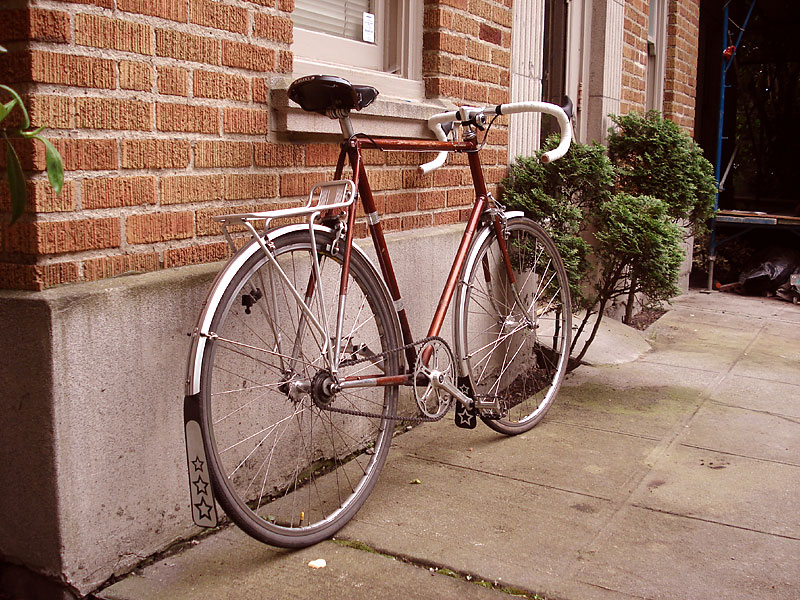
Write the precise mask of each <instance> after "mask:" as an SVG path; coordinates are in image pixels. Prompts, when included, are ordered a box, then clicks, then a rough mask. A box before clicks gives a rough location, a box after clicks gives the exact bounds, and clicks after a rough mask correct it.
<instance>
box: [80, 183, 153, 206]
mask: <svg viewBox="0 0 800 600" xmlns="http://www.w3.org/2000/svg"><path fill="white" fill-rule="evenodd" d="M155 203H156V178H155V177H153V176H146V177H119V176H114V177H102V178H96V179H84V180H83V203H82V205H83V208H84V209H93V208H118V207H120V206H139V205H142V204H155Z"/></svg>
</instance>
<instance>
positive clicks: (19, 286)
mask: <svg viewBox="0 0 800 600" xmlns="http://www.w3.org/2000/svg"><path fill="white" fill-rule="evenodd" d="M76 281H78V265H77V263H73V262H59V263H52V264H48V265H16V264H9V263H0V289H12V290H31V291H40V290H44V289H47V288H50V287H53V286H56V285H60V284H64V283H75V282H76Z"/></svg>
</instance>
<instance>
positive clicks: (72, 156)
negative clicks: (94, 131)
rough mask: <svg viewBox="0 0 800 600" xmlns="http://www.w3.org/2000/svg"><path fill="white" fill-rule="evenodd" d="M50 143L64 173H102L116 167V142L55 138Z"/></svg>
mask: <svg viewBox="0 0 800 600" xmlns="http://www.w3.org/2000/svg"><path fill="white" fill-rule="evenodd" d="M50 141H51V142H53V145H54V146H55V147H56V150H58V152H59V153H60V154H61V159H62V161H63V163H64V170H65V171H78V170H81V171H103V170H107V169H116V168H117V166H118V165H117V141H116V140H109V139H102V140H96V139H84V138H56V139H51V140H50ZM42 160H44V159H42Z"/></svg>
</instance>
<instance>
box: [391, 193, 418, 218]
mask: <svg viewBox="0 0 800 600" xmlns="http://www.w3.org/2000/svg"><path fill="white" fill-rule="evenodd" d="M413 210H417V195H416V194H415V193H414V192H401V193H399V194H388V195H387V196H386V212H387V213H402V212H411V211H413Z"/></svg>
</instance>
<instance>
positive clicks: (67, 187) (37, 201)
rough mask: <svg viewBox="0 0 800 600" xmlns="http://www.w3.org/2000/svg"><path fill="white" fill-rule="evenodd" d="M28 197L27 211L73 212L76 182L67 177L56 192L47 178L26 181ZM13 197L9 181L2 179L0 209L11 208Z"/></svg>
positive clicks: (6, 209)
mask: <svg viewBox="0 0 800 600" xmlns="http://www.w3.org/2000/svg"><path fill="white" fill-rule="evenodd" d="M26 188H27V191H28V199H27V202H26V205H25V211H26V212H34V213H52V212H71V211H73V210H75V182H74V181H71V180H69V179H67V180H66V181H64V187H63V188H62V189H61V193H60V194H56V193H55V192H54V191H53V188H52V187H50V184H49V182H48V181H47V180H46V179H36V180H29V181H27V182H26ZM10 203H11V197H10V195H9V192H8V183H7V182H6V181H5V178H4V179H0V210H5V211H10V210H11V204H10Z"/></svg>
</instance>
